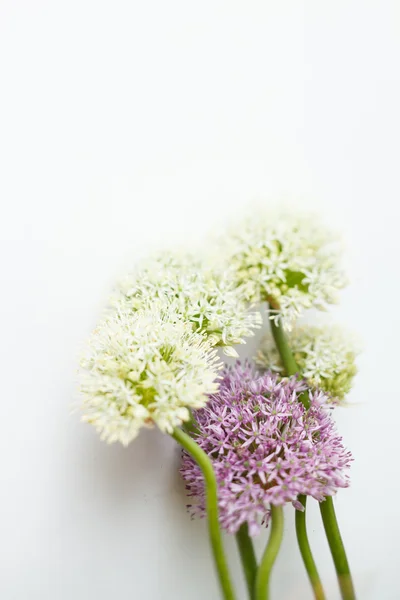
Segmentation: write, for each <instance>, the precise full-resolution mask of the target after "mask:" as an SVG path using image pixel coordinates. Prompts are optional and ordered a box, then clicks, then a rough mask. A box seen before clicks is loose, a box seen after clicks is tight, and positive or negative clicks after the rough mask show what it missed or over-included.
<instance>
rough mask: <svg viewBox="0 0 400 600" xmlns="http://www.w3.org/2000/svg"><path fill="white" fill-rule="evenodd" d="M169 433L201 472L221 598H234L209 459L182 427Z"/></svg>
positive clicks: (212, 471)
mask: <svg viewBox="0 0 400 600" xmlns="http://www.w3.org/2000/svg"><path fill="white" fill-rule="evenodd" d="M171 435H172V437H173V438H174V440H175V441H177V442H178V444H180V445H181V446H182V448H184V449H185V450H186V451H187V452H188V453H189V454H190V455H191V456H192V458H193V459H194V460H195V461H196V463H197V464H198V465H199V467H200V469H201V472H202V473H203V476H204V482H205V490H206V509H207V517H208V519H207V520H208V531H209V535H210V542H211V548H212V551H213V555H214V561H215V566H216V569H217V573H218V578H219V582H220V585H221V589H222V594H223V598H224V600H235V597H236V596H235V592H234V589H233V585H232V582H231V578H230V574H229V569H228V563H227V560H226V557H225V551H224V546H223V543H222V535H221V529H220V526H219V518H218V496H217V489H218V488H217V480H216V478H215V474H214V469H213V466H212V463H211V460H210V459H209V457H208V456H207V454H206V453H205V452H204V451H203V450H202V449H201V448H200V446H199V445H198V444H197V443H196V442H195V441H194V440H193V439H192V438H191V437H190V436H189V435H188V434H187V433H185V432H184V431H182V429H178V428H176V429H174V431H173V433H172V434H171Z"/></svg>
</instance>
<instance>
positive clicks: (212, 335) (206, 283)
mask: <svg viewBox="0 0 400 600" xmlns="http://www.w3.org/2000/svg"><path fill="white" fill-rule="evenodd" d="M154 299H158V300H160V301H162V302H163V303H165V304H166V305H169V306H170V307H171V309H173V310H174V311H175V312H176V313H177V314H179V315H180V316H181V318H182V320H184V321H188V322H190V323H191V324H192V327H193V331H196V332H204V333H205V334H206V335H207V337H208V338H209V339H210V341H211V343H212V344H213V345H214V346H222V347H223V349H224V352H225V354H227V355H229V356H237V352H236V350H234V348H233V347H232V346H234V345H236V344H243V343H245V338H246V337H249V336H252V335H254V329H256V328H258V327H260V325H261V322H262V319H261V315H260V314H259V313H258V312H252V313H251V312H249V310H248V303H247V302H245V300H244V298H243V294H242V293H241V292H240V291H239V290H238V289H237V286H236V285H235V281H234V278H233V276H232V272H229V269H223V270H222V269H220V270H218V269H215V268H213V267H212V266H211V265H208V263H207V262H206V261H203V262H202V261H200V260H198V259H195V258H194V257H192V256H190V255H182V256H176V255H174V254H169V253H167V254H164V255H160V256H156V257H154V258H152V259H149V260H147V261H146V262H144V263H142V264H141V265H139V267H138V269H137V270H136V272H134V273H133V274H132V275H130V276H129V277H127V278H126V279H125V281H123V282H122V283H121V285H120V288H119V290H117V295H116V301H117V302H118V303H119V304H122V305H124V306H125V308H126V309H127V310H131V311H132V312H135V311H136V310H140V309H143V308H146V307H147V306H151V305H152V302H153V301H154Z"/></svg>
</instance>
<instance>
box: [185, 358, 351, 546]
mask: <svg viewBox="0 0 400 600" xmlns="http://www.w3.org/2000/svg"><path fill="white" fill-rule="evenodd" d="M305 389H306V385H305V384H304V382H302V381H299V380H298V379H297V378H296V377H291V378H288V379H280V378H279V376H277V375H275V374H271V373H267V374H263V375H260V374H258V373H257V372H256V371H255V370H254V369H253V368H252V367H251V366H250V365H248V364H245V365H244V366H242V365H241V364H240V363H237V364H236V366H234V367H232V368H230V369H226V370H225V371H224V373H223V378H222V381H221V385H220V388H219V391H218V393H217V394H214V395H212V396H210V401H209V403H208V404H207V406H206V407H205V408H203V409H201V410H198V411H196V413H195V415H194V421H195V422H194V425H195V426H196V427H197V433H196V434H195V439H196V441H197V442H198V444H199V445H200V446H201V448H202V449H203V450H204V451H205V452H206V453H207V454H208V455H209V456H210V457H211V459H212V462H213V466H214V470H215V473H216V477H217V482H218V499H219V509H220V520H221V525H222V527H224V529H226V530H227V531H228V532H229V533H236V532H237V531H238V529H239V527H240V526H241V525H242V524H243V523H245V522H247V523H248V526H249V531H250V534H251V535H256V534H257V533H258V531H259V529H260V522H264V523H268V517H269V507H270V505H271V504H273V505H282V504H285V503H286V502H292V503H293V504H294V506H295V507H296V508H298V509H300V510H302V509H303V507H302V505H301V504H300V503H299V502H298V500H297V496H298V495H299V494H306V495H308V496H312V497H313V498H315V499H316V500H318V501H319V502H321V501H323V500H324V499H325V497H326V496H332V495H334V494H335V493H336V491H337V489H338V488H341V487H347V486H348V485H349V482H348V473H347V472H348V468H349V464H350V462H351V460H352V458H351V454H350V453H349V452H348V451H346V450H345V448H344V446H343V444H342V439H341V438H340V437H339V436H338V434H337V432H336V429H335V426H334V423H333V420H332V417H331V408H330V407H329V405H328V404H327V403H328V401H329V399H328V398H327V396H326V395H325V394H323V393H322V392H320V391H314V392H312V391H310V392H309V396H310V408H309V410H305V408H304V406H303V404H302V403H301V402H300V401H299V394H300V393H301V392H302V391H304V390H305ZM181 473H182V476H183V478H184V480H185V482H186V489H187V491H188V495H189V496H190V497H193V498H196V499H197V503H196V504H193V505H191V506H190V507H189V508H190V510H191V512H192V514H193V515H194V514H200V515H204V513H205V492H204V482H203V477H202V474H201V472H200V469H199V467H198V466H197V465H196V463H195V462H194V461H193V459H192V458H191V457H190V456H189V455H188V454H187V453H186V452H185V453H184V454H183V462H182V467H181Z"/></svg>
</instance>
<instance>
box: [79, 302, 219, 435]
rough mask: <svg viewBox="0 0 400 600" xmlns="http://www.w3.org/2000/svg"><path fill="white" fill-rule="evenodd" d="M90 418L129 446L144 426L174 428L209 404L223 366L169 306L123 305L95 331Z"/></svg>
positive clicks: (88, 366)
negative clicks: (127, 307)
mask: <svg viewBox="0 0 400 600" xmlns="http://www.w3.org/2000/svg"><path fill="white" fill-rule="evenodd" d="M81 366H82V368H83V370H84V372H83V373H82V381H81V391H82V394H83V410H84V417H83V419H84V420H85V421H87V422H89V423H92V424H93V425H94V426H95V428H96V430H97V431H98V432H99V433H100V434H101V437H102V439H105V440H107V441H108V442H110V443H111V442H115V441H120V442H121V443H122V444H124V445H127V444H129V442H131V441H132V440H133V439H134V438H135V437H136V436H137V434H138V433H139V430H140V429H141V427H152V426H153V425H154V424H155V425H157V426H158V427H159V428H160V429H161V430H162V431H163V432H167V433H171V432H172V430H173V429H174V427H178V426H180V425H181V424H182V423H183V422H184V421H188V420H189V418H190V411H189V409H198V408H202V407H204V406H205V404H206V402H207V394H211V393H213V392H215V391H216V390H217V388H218V384H217V383H216V381H215V379H216V376H217V372H218V369H219V367H220V364H219V360H218V358H217V356H216V350H215V349H213V348H212V347H211V342H210V341H209V340H207V339H205V336H204V335H202V334H200V333H196V332H193V330H192V327H191V325H190V324H189V323H185V322H183V321H182V320H181V319H180V318H177V316H176V315H175V314H174V313H173V312H171V311H168V310H165V308H164V307H163V306H160V305H159V304H157V302H155V303H154V307H153V308H152V309H148V310H144V311H142V310H141V311H137V312H136V313H132V312H127V311H126V310H124V308H121V307H116V310H115V312H114V313H113V314H111V313H110V314H109V315H108V316H107V317H106V318H105V319H104V321H103V322H102V323H101V324H100V325H99V326H98V327H97V328H96V329H95V331H94V332H93V334H92V336H91V338H90V340H89V345H88V351H87V353H86V355H85V356H84V358H83V359H82V361H81Z"/></svg>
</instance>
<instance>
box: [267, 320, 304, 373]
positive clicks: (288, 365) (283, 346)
mask: <svg viewBox="0 0 400 600" xmlns="http://www.w3.org/2000/svg"><path fill="white" fill-rule="evenodd" d="M270 324H271V331H272V335H273V336H274V340H275V344H276V347H277V348H278V352H279V354H280V357H281V360H282V363H283V366H284V367H285V371H286V375H287V376H288V377H290V376H291V375H296V373H300V368H299V366H298V364H297V363H296V361H295V359H294V356H293V353H292V351H291V349H290V347H289V344H288V341H287V339H286V335H285V332H284V331H283V328H282V325H280V324H279V323H276V322H275V319H270Z"/></svg>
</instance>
